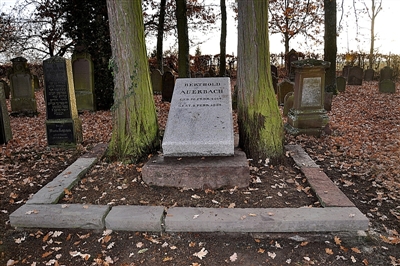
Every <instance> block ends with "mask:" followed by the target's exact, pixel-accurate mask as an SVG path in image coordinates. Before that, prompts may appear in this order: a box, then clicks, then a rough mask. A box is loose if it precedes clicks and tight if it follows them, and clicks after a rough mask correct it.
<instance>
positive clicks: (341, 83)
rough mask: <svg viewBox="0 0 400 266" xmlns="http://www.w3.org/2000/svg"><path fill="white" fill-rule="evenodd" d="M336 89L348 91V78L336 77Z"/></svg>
mask: <svg viewBox="0 0 400 266" xmlns="http://www.w3.org/2000/svg"><path fill="white" fill-rule="evenodd" d="M336 89H337V90H338V92H344V91H346V78H345V77H337V78H336Z"/></svg>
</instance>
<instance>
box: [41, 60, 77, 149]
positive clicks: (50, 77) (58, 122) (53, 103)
mask: <svg viewBox="0 0 400 266" xmlns="http://www.w3.org/2000/svg"><path fill="white" fill-rule="evenodd" d="M43 74H44V84H45V98H46V114H47V116H46V118H47V119H46V131H47V143H48V145H49V146H60V147H66V146H75V145H76V144H77V143H79V142H81V141H82V123H81V121H80V119H79V117H78V110H77V107H76V100H75V91H74V83H73V78H72V76H73V75H72V66H71V62H70V61H69V60H65V59H64V58H62V57H52V58H50V59H47V60H45V61H43Z"/></svg>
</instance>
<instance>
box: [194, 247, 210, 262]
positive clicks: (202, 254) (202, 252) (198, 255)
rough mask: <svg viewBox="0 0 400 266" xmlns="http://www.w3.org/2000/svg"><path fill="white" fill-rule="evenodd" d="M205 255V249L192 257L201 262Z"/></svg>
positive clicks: (206, 252)
mask: <svg viewBox="0 0 400 266" xmlns="http://www.w3.org/2000/svg"><path fill="white" fill-rule="evenodd" d="M207 254H208V251H207V250H206V249H205V248H202V249H201V250H200V251H199V252H196V253H194V254H193V256H195V257H198V258H199V259H201V260H202V259H203V258H204V257H205V256H206V255H207Z"/></svg>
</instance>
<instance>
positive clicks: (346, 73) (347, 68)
mask: <svg viewBox="0 0 400 266" xmlns="http://www.w3.org/2000/svg"><path fill="white" fill-rule="evenodd" d="M350 68H352V66H349V65H346V66H344V67H343V70H342V76H343V77H345V78H346V79H347V78H348V77H349V71H350Z"/></svg>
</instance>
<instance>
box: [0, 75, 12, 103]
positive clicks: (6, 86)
mask: <svg viewBox="0 0 400 266" xmlns="http://www.w3.org/2000/svg"><path fill="white" fill-rule="evenodd" d="M0 83H1V84H3V89H4V94H5V95H6V99H10V93H11V92H10V86H9V85H8V83H7V82H6V81H5V80H3V79H1V80H0Z"/></svg>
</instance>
